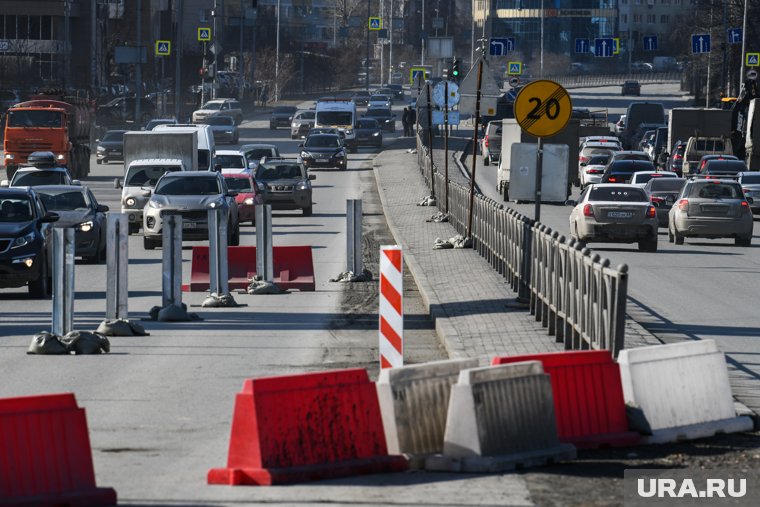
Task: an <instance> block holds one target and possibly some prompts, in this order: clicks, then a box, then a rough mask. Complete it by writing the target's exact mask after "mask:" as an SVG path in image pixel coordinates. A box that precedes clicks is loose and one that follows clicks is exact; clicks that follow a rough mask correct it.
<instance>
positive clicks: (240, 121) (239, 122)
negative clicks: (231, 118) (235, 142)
mask: <svg viewBox="0 0 760 507" xmlns="http://www.w3.org/2000/svg"><path fill="white" fill-rule="evenodd" d="M241 123H243V117H242V116H241V115H238V116H236V117H235V125H240V124H241Z"/></svg>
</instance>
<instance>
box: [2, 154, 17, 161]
mask: <svg viewBox="0 0 760 507" xmlns="http://www.w3.org/2000/svg"><path fill="white" fill-rule="evenodd" d="M14 158H16V157H15V156H14V155H13V153H6V154H5V159H6V160H13V159H14Z"/></svg>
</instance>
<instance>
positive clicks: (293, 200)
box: [254, 159, 317, 217]
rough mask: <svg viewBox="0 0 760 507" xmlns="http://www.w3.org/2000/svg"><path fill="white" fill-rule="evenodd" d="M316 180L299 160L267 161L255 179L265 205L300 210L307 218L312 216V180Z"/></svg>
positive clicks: (260, 166) (273, 207) (259, 168)
mask: <svg viewBox="0 0 760 507" xmlns="http://www.w3.org/2000/svg"><path fill="white" fill-rule="evenodd" d="M316 178H317V177H316V176H315V175H313V174H307V172H306V167H305V166H304V165H303V164H302V163H301V162H300V161H299V160H297V159H276V160H267V161H265V162H264V163H263V164H261V165H259V167H258V168H257V169H256V176H255V177H254V179H255V180H256V183H257V184H258V185H259V189H260V191H262V195H263V198H264V204H270V205H271V206H272V209H281V210H293V209H300V210H303V215H304V216H306V217H308V216H311V210H312V208H311V192H312V191H311V180H315V179H316Z"/></svg>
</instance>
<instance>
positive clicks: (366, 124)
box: [354, 118, 383, 148]
mask: <svg viewBox="0 0 760 507" xmlns="http://www.w3.org/2000/svg"><path fill="white" fill-rule="evenodd" d="M354 132H355V133H356V144H357V145H358V146H362V145H369V146H375V147H377V148H381V147H382V146H383V129H382V127H381V126H380V124H379V123H378V122H377V120H376V119H374V118H361V119H360V120H359V121H357V122H356V128H355V129H354Z"/></svg>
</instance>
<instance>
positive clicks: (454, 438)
mask: <svg viewBox="0 0 760 507" xmlns="http://www.w3.org/2000/svg"><path fill="white" fill-rule="evenodd" d="M575 456H576V451H575V447H573V446H572V445H570V444H561V443H560V442H559V438H558V435H557V426H556V422H555V417H554V402H553V400H552V390H551V383H550V380H549V376H548V375H546V374H545V373H544V371H543V368H542V366H541V363H540V362H538V361H530V362H524V363H514V364H505V365H500V366H490V367H485V368H473V369H469V370H462V371H461V372H460V373H459V380H458V382H457V383H456V384H454V386H453V387H452V390H451V399H450V401H449V409H448V414H447V417H446V432H445V434H444V444H443V455H435V456H431V457H429V458H427V460H426V462H425V468H426V469H428V470H432V471H441V472H473V473H487V472H503V471H507V470H513V469H514V468H516V467H518V466H520V467H528V466H535V465H541V464H545V463H547V462H553V461H561V460H569V459H574V458H575Z"/></svg>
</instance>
